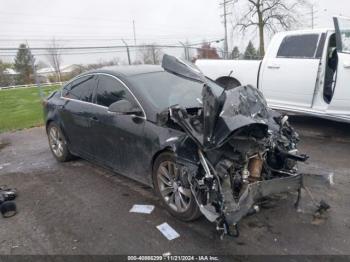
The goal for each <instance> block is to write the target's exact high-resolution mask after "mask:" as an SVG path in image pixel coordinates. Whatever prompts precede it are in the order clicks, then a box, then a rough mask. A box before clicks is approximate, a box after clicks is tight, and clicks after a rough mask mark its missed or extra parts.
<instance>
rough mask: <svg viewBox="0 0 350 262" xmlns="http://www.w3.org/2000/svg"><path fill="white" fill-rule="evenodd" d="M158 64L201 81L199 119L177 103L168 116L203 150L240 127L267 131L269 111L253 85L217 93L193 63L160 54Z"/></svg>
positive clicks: (221, 142)
mask: <svg viewBox="0 0 350 262" xmlns="http://www.w3.org/2000/svg"><path fill="white" fill-rule="evenodd" d="M162 67H163V68H164V70H166V71H168V72H170V73H173V74H176V75H178V76H181V77H184V78H187V79H189V80H192V81H198V82H202V83H203V90H202V103H203V116H202V118H201V119H196V118H193V117H191V116H190V115H188V114H187V112H186V110H185V109H184V108H181V107H179V106H177V105H175V106H172V107H171V108H170V116H171V118H172V119H173V120H174V121H175V122H177V123H178V124H179V125H180V126H181V127H182V128H183V129H184V130H185V132H186V133H187V134H188V135H189V136H191V137H192V138H193V139H194V140H195V141H196V142H197V144H198V145H199V146H200V147H201V148H203V149H204V150H209V149H213V148H218V147H220V146H221V145H222V144H223V143H225V141H227V139H229V137H230V136H231V134H233V133H234V132H235V131H238V130H239V129H240V128H242V127H247V126H250V127H252V128H255V127H257V130H260V133H262V135H265V134H267V130H268V122H269V119H270V114H269V110H268V107H267V104H266V101H265V99H264V97H263V95H262V93H261V92H260V91H259V90H257V89H256V88H254V87H252V86H250V85H248V86H240V87H236V88H234V89H229V90H224V89H223V88H222V89H219V90H220V92H219V91H218V88H217V86H216V84H215V83H213V82H212V81H210V80H209V79H207V78H206V77H205V76H204V75H203V74H202V73H201V72H200V70H199V69H198V68H196V67H195V66H194V65H192V64H190V63H188V62H184V61H181V60H178V59H177V58H175V57H172V56H169V55H164V57H163V62H162ZM214 85H215V86H214ZM198 120H199V121H198Z"/></svg>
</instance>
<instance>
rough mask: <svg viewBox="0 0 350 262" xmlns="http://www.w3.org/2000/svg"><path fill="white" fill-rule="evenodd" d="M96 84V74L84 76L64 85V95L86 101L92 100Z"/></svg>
mask: <svg viewBox="0 0 350 262" xmlns="http://www.w3.org/2000/svg"><path fill="white" fill-rule="evenodd" d="M96 84H97V83H96V80H95V76H93V75H89V76H83V77H80V78H78V79H76V80H74V81H73V82H71V83H70V84H69V85H67V86H66V87H64V88H63V91H62V95H63V96H64V97H68V98H72V99H78V100H81V101H84V102H92V94H93V91H94V88H95V86H96Z"/></svg>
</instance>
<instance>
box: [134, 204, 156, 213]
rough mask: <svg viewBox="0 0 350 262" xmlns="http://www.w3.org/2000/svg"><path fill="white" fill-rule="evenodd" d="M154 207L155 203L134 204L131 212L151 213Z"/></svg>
mask: <svg viewBox="0 0 350 262" xmlns="http://www.w3.org/2000/svg"><path fill="white" fill-rule="evenodd" d="M153 209H154V206H153V205H133V207H132V208H131V209H130V211H129V212H131V213H142V214H151V213H152V211H153Z"/></svg>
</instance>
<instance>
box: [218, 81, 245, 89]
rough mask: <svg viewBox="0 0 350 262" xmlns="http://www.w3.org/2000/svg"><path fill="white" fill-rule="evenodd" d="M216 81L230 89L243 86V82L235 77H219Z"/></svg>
mask: <svg viewBox="0 0 350 262" xmlns="http://www.w3.org/2000/svg"><path fill="white" fill-rule="evenodd" d="M216 82H217V83H218V84H219V85H220V86H222V87H223V88H225V90H230V89H234V88H236V87H238V86H241V83H240V82H238V80H236V79H234V78H219V79H217V80H216Z"/></svg>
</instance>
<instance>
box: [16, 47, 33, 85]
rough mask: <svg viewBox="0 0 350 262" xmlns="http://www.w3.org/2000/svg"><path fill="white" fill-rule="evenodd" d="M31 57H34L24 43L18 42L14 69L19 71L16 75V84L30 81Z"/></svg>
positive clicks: (31, 73) (31, 71) (31, 72)
mask: <svg viewBox="0 0 350 262" xmlns="http://www.w3.org/2000/svg"><path fill="white" fill-rule="evenodd" d="M32 59H33V60H34V57H33V55H32V53H31V52H30V50H29V48H28V47H27V46H26V45H25V44H20V46H19V48H18V51H17V54H16V58H15V70H16V71H17V72H18V73H19V75H18V77H17V84H19V85H22V84H30V83H32V82H33V81H32V80H33V79H32V75H33V68H32V62H34V61H32Z"/></svg>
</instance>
